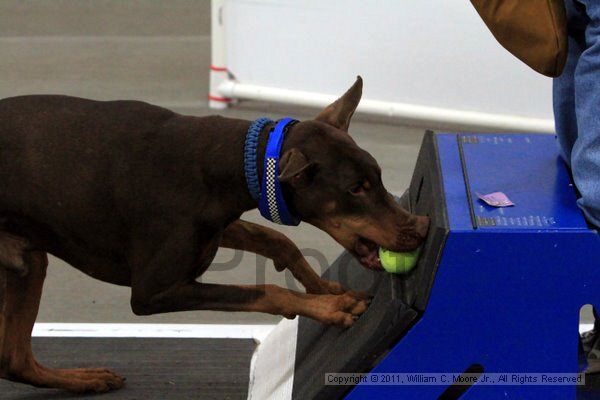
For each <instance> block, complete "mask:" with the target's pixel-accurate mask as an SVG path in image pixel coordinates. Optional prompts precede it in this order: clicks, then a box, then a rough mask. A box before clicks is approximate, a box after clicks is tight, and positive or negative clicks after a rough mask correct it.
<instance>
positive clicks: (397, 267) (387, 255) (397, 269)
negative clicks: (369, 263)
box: [379, 247, 421, 274]
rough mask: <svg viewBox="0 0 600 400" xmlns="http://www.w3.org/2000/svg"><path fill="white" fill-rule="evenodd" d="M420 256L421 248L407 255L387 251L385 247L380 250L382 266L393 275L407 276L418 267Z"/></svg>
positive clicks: (406, 253)
mask: <svg viewBox="0 0 600 400" xmlns="http://www.w3.org/2000/svg"><path fill="white" fill-rule="evenodd" d="M420 254H421V247H418V248H417V249H416V250H413V251H409V252H405V253H396V252H394V251H390V250H386V249H384V248H383V247H380V248H379V259H380V260H381V266H382V267H383V269H385V270H386V271H387V272H390V273H392V274H405V273H407V272H408V271H410V270H411V269H413V268H414V267H415V265H417V260H418V259H419V255H420Z"/></svg>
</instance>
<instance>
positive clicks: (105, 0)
mask: <svg viewBox="0 0 600 400" xmlns="http://www.w3.org/2000/svg"><path fill="white" fill-rule="evenodd" d="M57 4H58V6H57ZM209 6H210V1H209V0H170V1H168V2H159V1H142V0H129V1H120V0H53V1H36V0H3V1H1V2H0V98H4V97H10V96H15V95H19V94H32V93H63V94H69V95H75V96H82V97H88V98H94V99H139V100H145V101H148V102H151V103H155V104H158V105H162V106H165V107H168V108H171V109H174V110H175V111H178V112H181V113H187V114H193V115H207V114H212V113H214V112H213V111H212V110H210V109H208V108H207V102H206V100H205V99H206V95H207V89H208V65H209V64H210V10H209ZM350 83H351V82H349V84H350ZM365 84H366V85H368V82H366V83H365ZM316 112H317V110H309V109H295V108H290V107H281V106H276V105H272V104H265V103H256V102H249V103H244V104H241V105H240V106H239V107H236V108H234V109H231V110H227V111H225V112H223V113H222V114H224V115H227V116H235V117H238V118H246V119H254V118H256V117H259V116H262V115H268V116H272V117H278V116H283V115H284V113H285V114H288V115H292V116H295V117H297V118H300V119H303V118H310V117H311V116H313V115H315V113H316ZM351 131H352V134H353V136H354V137H355V138H356V140H357V142H358V143H359V144H360V145H361V146H362V147H364V148H365V149H367V150H368V151H369V152H371V153H372V154H373V155H374V156H375V158H376V159H377V160H378V161H379V162H380V164H381V166H382V167H383V171H384V174H383V176H384V182H385V184H386V186H387V188H388V189H389V190H390V191H391V192H394V193H398V194H399V193H401V192H402V191H403V190H404V189H405V188H406V187H407V185H408V182H409V179H410V175H411V173H412V168H413V166H414V162H415V159H416V155H417V150H418V147H419V143H420V140H421V136H422V133H423V129H421V128H410V127H403V126H398V125H388V124H386V123H384V122H381V120H379V121H378V120H376V119H372V118H371V119H367V118H364V117H361V116H360V115H359V116H357V117H355V121H354V123H353V124H352V129H351ZM245 217H246V218H247V219H249V220H252V221H260V222H261V223H265V224H268V223H267V222H265V221H264V220H262V219H261V218H260V217H259V216H258V215H257V213H256V212H251V213H248V215H247V216H245ZM278 229H281V230H282V231H284V232H286V233H287V234H289V236H290V237H291V238H292V239H293V240H294V241H295V242H296V243H297V244H298V246H299V247H300V248H301V249H305V254H306V255H307V256H309V261H310V262H311V263H312V265H313V266H314V267H315V269H316V270H318V271H321V270H322V269H323V268H325V267H326V266H327V265H328V264H329V263H330V262H331V261H332V260H333V259H334V258H335V257H336V256H337V255H338V254H339V253H340V252H341V248H340V246H339V245H338V244H336V243H335V242H334V241H333V240H332V239H331V238H329V237H328V236H327V235H325V234H324V233H322V232H320V231H318V230H317V229H315V228H313V227H311V226H308V225H306V224H302V225H301V226H300V227H298V228H278ZM236 257H237V256H236V255H235V254H233V252H231V251H222V252H220V253H219V254H218V256H217V258H216V260H215V265H214V266H213V267H212V268H211V270H210V271H209V272H208V273H207V274H206V275H205V276H204V277H203V280H204V281H210V282H221V283H255V282H259V283H260V282H272V283H278V284H281V285H285V286H288V287H294V286H295V283H294V282H293V280H292V279H291V278H290V277H289V276H286V275H285V274H280V273H276V272H274V271H273V269H272V268H271V265H270V263H267V265H266V267H265V263H264V260H260V259H257V257H256V256H254V255H252V254H245V255H243V257H242V258H241V261H237V258H236ZM232 259H233V262H231V260H232ZM586 318H587V317H586ZM277 319H278V318H276V317H272V316H269V315H259V314H242V313H219V312H188V313H173V314H166V315H158V316H151V317H136V316H135V315H133V314H132V313H131V311H130V309H129V289H128V288H122V287H117V286H112V285H109V284H106V283H101V282H98V281H95V280H93V279H91V278H88V277H86V276H84V275H83V274H81V273H80V272H78V271H76V270H75V269H73V268H70V267H69V266H67V265H66V264H65V263H63V262H62V261H60V260H57V259H54V258H53V259H52V260H51V267H50V269H49V276H48V279H47V281H46V288H45V291H44V296H43V299H42V305H41V310H40V316H39V318H38V321H41V322H146V323H149V322H173V323H269V322H274V321H276V320H277Z"/></svg>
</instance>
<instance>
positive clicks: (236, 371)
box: [0, 337, 256, 400]
mask: <svg viewBox="0 0 600 400" xmlns="http://www.w3.org/2000/svg"><path fill="white" fill-rule="evenodd" d="M255 346H256V344H255V343H254V341H253V340H251V339H179V338H178V339H175V338H173V339H170V338H169V339H154V338H48V337H45V338H40V337H35V338H33V350H34V353H35V354H36V356H37V358H38V360H39V361H40V363H41V364H42V365H45V366H47V367H51V368H84V367H85V368H97V367H106V368H110V369H112V370H113V372H115V373H117V374H119V375H121V376H124V377H126V378H127V382H126V386H125V387H124V388H123V389H120V390H117V391H114V392H108V393H105V394H103V395H100V396H98V395H93V394H79V395H75V394H72V393H67V392H64V391H60V390H56V389H39V388H34V387H32V386H29V385H24V384H20V383H14V382H9V381H5V380H0V399H2V400H25V399H27V400H59V399H77V400H79V399H96V400H99V399H103V400H104V399H106V400H109V399H110V400H117V399H118V400H125V399H127V400H134V399H140V400H141V399H143V400H164V399H169V400H178V399H182V400H183V399H186V400H187V399H203V400H204V399H206V400H223V399H230V400H243V399H246V397H247V396H248V380H249V370H250V359H251V357H252V352H253V351H254V348H255Z"/></svg>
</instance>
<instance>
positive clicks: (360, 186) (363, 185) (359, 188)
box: [349, 180, 371, 195]
mask: <svg viewBox="0 0 600 400" xmlns="http://www.w3.org/2000/svg"><path fill="white" fill-rule="evenodd" d="M370 188H371V184H370V183H369V181H367V180H364V181H362V182H359V183H357V184H356V185H354V186H352V187H351V188H350V190H349V192H350V193H352V194H353V195H358V194H361V193H363V192H365V191H367V190H369V189H370Z"/></svg>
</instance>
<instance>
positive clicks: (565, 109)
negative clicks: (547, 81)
mask: <svg viewBox="0 0 600 400" xmlns="http://www.w3.org/2000/svg"><path fill="white" fill-rule="evenodd" d="M565 3H566V7H567V23H568V32H569V56H568V58H567V64H566V66H565V70H564V72H563V73H562V75H561V76H560V77H558V78H555V79H554V85H553V102H554V120H555V124H556V133H557V136H558V142H559V145H560V151H561V155H562V157H563V158H564V160H565V162H566V163H567V164H568V165H569V166H570V167H571V171H572V174H573V180H574V182H575V186H576V187H577V190H578V191H579V193H580V195H581V197H580V198H579V200H578V201H577V203H578V205H579V208H580V209H581V210H582V211H583V213H584V214H585V216H586V218H587V220H588V221H589V222H590V223H591V224H593V225H595V226H596V227H600V1H598V0H579V1H578V0H565Z"/></svg>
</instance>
